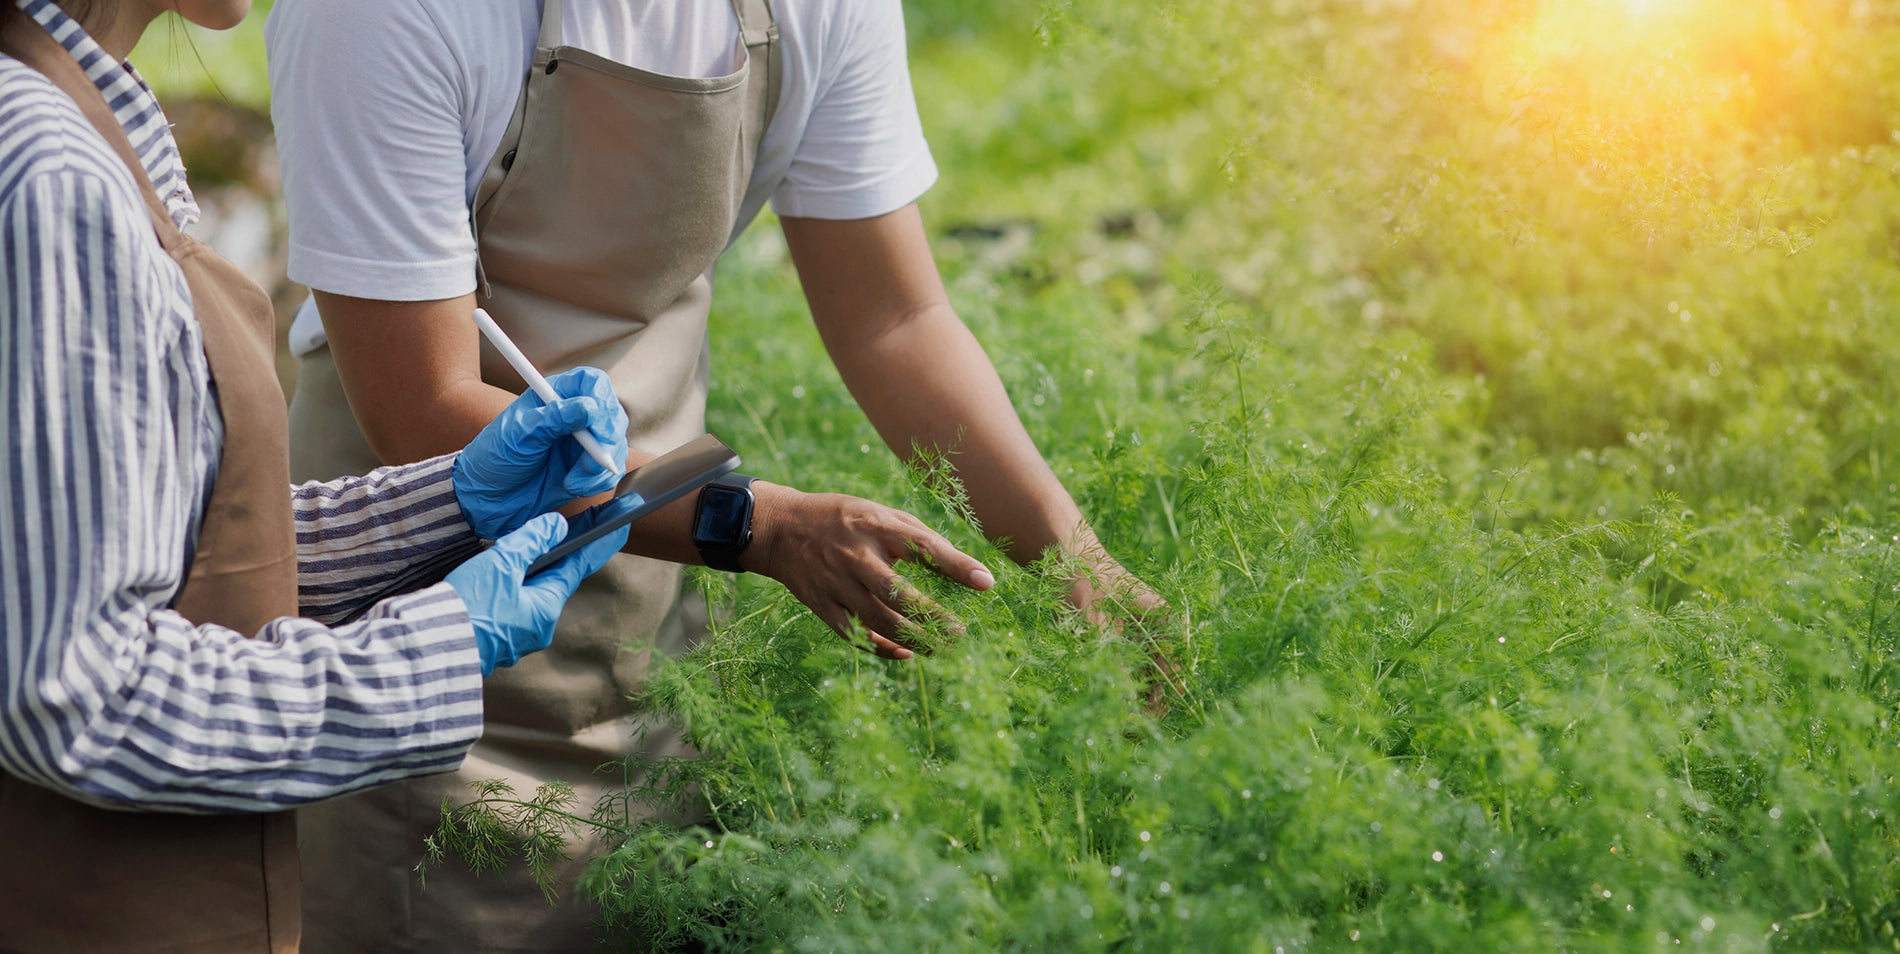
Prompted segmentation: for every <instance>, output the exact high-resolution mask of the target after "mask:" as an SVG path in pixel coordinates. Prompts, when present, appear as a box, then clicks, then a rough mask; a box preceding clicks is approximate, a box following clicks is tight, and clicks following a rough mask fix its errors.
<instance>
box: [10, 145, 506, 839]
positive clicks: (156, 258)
mask: <svg viewBox="0 0 1900 954" xmlns="http://www.w3.org/2000/svg"><path fill="white" fill-rule="evenodd" d="M16 141H17V140H16ZM49 148H50V147H49ZM67 155H68V156H71V155H72V153H71V152H70V151H68V153H67ZM88 158H90V157H85V156H81V157H80V158H79V159H72V158H68V159H66V160H65V161H63V163H62V162H53V163H51V166H52V168H51V169H50V171H46V172H42V173H36V174H34V175H32V176H30V177H27V178H23V179H18V180H14V181H11V182H9V183H7V184H6V188H5V190H4V196H3V198H0V268H4V269H5V273H4V275H0V279H3V280H0V401H4V402H6V403H5V406H6V407H7V408H8V413H7V414H5V415H0V456H3V457H4V460H3V461H0V770H4V771H6V772H8V773H11V774H13V775H16V776H18V777H21V778H24V779H27V780H29V781H33V782H35V783H38V784H41V785H45V786H48V787H50V788H53V789H55V790H58V791H61V792H63V793H65V794H68V795H70V796H72V797H74V798H78V799H80V800H83V801H86V802H89V803H92V804H97V805H102V806H106V807H114V808H144V809H158V810H166V811H178V812H194V813H221V812H244V811H259V810H271V809H281V808H286V807H289V806H293V805H298V804H302V803H307V802H312V801H317V800H321V799H325V798H330V797H333V796H336V795H341V794H345V793H348V792H353V791H357V790H360V789H364V788H368V787H370V786H373V785H376V784H379V783H382V782H386V781H390V780H394V779H398V778H402V777H406V776H411V775H418V774H424V773H429V772H437V771H446V770H449V769H452V768H454V767H455V766H456V765H457V764H458V763H459V762H460V761H461V759H462V757H463V755H464V754H465V753H466V751H467V750H468V748H469V746H471V745H472V744H473V743H474V742H475V740H476V739H477V738H478V737H479V736H480V734H481V725H482V696H481V667H480V662H479V659H478V654H477V650H476V648H475V640H474V636H473V632H472V630H471V628H470V626H469V623H468V618H467V613H466V608H465V607H464V606H463V605H462V602H461V600H460V599H459V598H458V597H457V596H456V595H455V592H454V590H452V589H451V588H449V587H448V586H447V585H444V584H438V585H436V586H433V587H429V588H427V589H424V590H421V591H418V592H416V593H413V594H409V595H407V596H402V597H398V598H395V599H391V600H387V601H384V602H383V603H380V604H378V605H377V606H376V607H375V608H374V609H373V610H372V612H371V613H370V614H369V616H368V617H367V618H366V619H364V620H363V621H361V622H358V623H354V624H351V625H349V626H344V627H338V628H331V627H327V626H325V625H323V624H321V623H317V622H314V621H311V620H308V619H296V618H285V619H279V620H276V621H274V622H272V623H271V624H269V625H268V626H266V627H265V628H264V630H263V631H261V632H259V633H256V634H248V633H237V632H233V631H231V630H228V629H223V628H220V627H217V626H211V625H207V626H195V625H194V624H193V623H191V622H190V621H188V620H186V619H185V618H183V617H182V616H179V615H178V614H177V613H175V612H173V611H171V610H170V609H168V608H166V607H168V606H169V605H170V602H171V600H172V598H173V597H174V595H175V594H176V593H177V590H178V588H179V585H180V583H181V581H182V580H183V578H184V572H185V566H184V563H185V554H186V552H187V545H188V541H189V540H190V538H191V533H192V531H191V527H192V524H193V522H194V521H195V520H196V519H197V513H196V511H197V507H198V503H197V502H198V501H199V500H200V499H201V498H202V495H203V492H204V482H205V480H206V479H207V474H206V469H205V462H204V459H203V458H204V456H205V454H204V451H203V446H204V444H205V428H206V427H207V426H208V425H207V424H206V419H205V418H204V417H203V413H204V411H205V408H206V405H205V403H204V402H205V401H206V400H207V396H206V394H205V393H204V392H205V390H206V388H205V374H206V371H205V368H204V364H203V354H202V350H201V347H200V345H199V344H198V339H197V337H196V329H195V325H193V324H192V323H191V322H190V321H189V319H188V313H187V317H186V318H185V319H184V320H180V319H179V317H178V315H177V313H176V311H175V309H176V308H177V303H178V302H179V301H180V300H181V299H180V296H181V295H183V294H184V292H183V290H182V282H183V279H182V276H181V275H179V274H178V272H177V269H176V267H175V266H173V265H172V264H171V262H170V261H169V259H166V258H164V256H163V253H162V252H158V251H157V250H156V247H155V243H154V242H153V239H152V235H151V225H150V223H149V221H147V219H146V216H145V214H144V210H143V209H142V208H141V207H140V206H138V205H137V204H135V202H134V200H132V199H131V198H130V197H129V196H128V195H127V189H126V183H125V182H122V181H115V180H114V176H113V174H112V171H111V170H109V169H107V168H106V166H105V164H104V162H103V161H99V160H96V159H94V160H93V161H89V162H86V161H80V160H81V159H88ZM168 303H169V304H168ZM167 308H169V309H172V310H166V309H167ZM445 532H446V531H445ZM252 636H254V637H255V638H247V637H252Z"/></svg>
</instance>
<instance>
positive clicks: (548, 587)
mask: <svg viewBox="0 0 1900 954" xmlns="http://www.w3.org/2000/svg"><path fill="white" fill-rule="evenodd" d="M629 530H630V528H628V527H621V528H620V529H619V530H616V531H615V532H613V533H609V534H607V535H606V536H604V537H601V538H600V539H598V540H595V541H594V542H592V543H589V544H588V545H586V546H584V547H582V548H580V549H579V550H578V551H576V552H574V553H571V554H568V557H567V559H565V560H562V561H561V562H559V563H556V564H554V565H553V566H551V567H548V568H547V569H545V570H543V571H541V572H540V573H537V574H535V576H534V579H532V580H529V581H528V582H527V588H528V589H532V590H544V591H546V592H548V593H551V594H553V595H554V596H555V597H556V598H558V599H559V600H560V601H561V602H563V603H565V602H567V599H568V597H570V596H573V595H574V590H575V589H577V588H578V587H579V586H580V585H581V581H582V580H584V579H586V578H588V577H590V576H592V575H594V573H595V572H597V571H599V570H600V568H601V567H603V566H606V565H607V561H608V560H609V559H610V558H612V557H613V555H614V554H616V553H618V552H620V548H621V547H623V546H626V544H627V535H628V533H629Z"/></svg>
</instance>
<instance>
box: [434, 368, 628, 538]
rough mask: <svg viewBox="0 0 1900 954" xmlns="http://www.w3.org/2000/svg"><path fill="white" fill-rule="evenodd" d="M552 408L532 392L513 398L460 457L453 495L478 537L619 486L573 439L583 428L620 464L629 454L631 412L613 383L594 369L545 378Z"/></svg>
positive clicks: (495, 533) (490, 535)
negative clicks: (553, 395)
mask: <svg viewBox="0 0 1900 954" xmlns="http://www.w3.org/2000/svg"><path fill="white" fill-rule="evenodd" d="M548 383H549V384H551V385H553V386H554V390H555V393H557V394H560V395H562V397H561V400H559V401H556V402H555V403H553V404H543V403H542V401H541V399H540V398H539V397H537V396H535V393H534V392H533V391H529V392H528V393H526V394H523V395H521V396H520V397H518V398H516V399H515V401H514V403H513V404H510V405H508V408H507V409H506V410H504V411H502V412H501V414H500V416H498V417H496V418H495V419H494V420H493V421H490V422H489V423H488V426H487V427H484V428H482V432H481V433H480V434H477V435H475V439H474V440H473V441H470V442H469V445H468V447H467V448H466V449H464V450H463V451H462V453H461V456H459V457H457V458H456V459H455V468H454V483H455V497H456V500H457V501H459V502H460V503H461V505H462V513H463V515H464V516H466V517H467V518H468V524H469V526H471V527H474V528H475V534H476V535H477V536H479V537H482V538H483V539H486V540H493V539H497V538H499V537H500V536H501V535H502V534H505V533H507V532H509V531H510V530H513V529H515V528H516V527H519V526H521V525H522V524H524V523H526V522H527V521H528V519H529V518H530V517H533V516H535V515H537V514H543V513H546V512H548V511H549V510H552V509H554V508H555V507H558V506H560V505H562V504H564V503H567V502H568V501H570V500H573V499H574V498H576V497H588V496H592V495H594V494H599V493H606V492H607V491H610V490H612V489H614V484H615V483H616V482H618V480H619V478H618V477H616V476H615V475H614V474H613V473H612V472H610V471H608V470H607V469H606V468H604V467H602V466H600V464H599V463H597V462H595V460H594V459H593V458H592V457H589V456H587V452H586V451H585V450H583V449H582V448H581V445H580V442H579V441H576V440H575V439H574V438H573V432H575V431H577V430H580V429H581V428H583V427H585V428H587V430H588V431H590V432H592V433H593V435H594V437H595V439H597V440H599V441H600V443H601V446H603V447H605V448H607V453H608V454H609V455H612V456H613V457H614V458H615V459H616V460H625V459H626V457H627V412H626V411H625V410H623V409H622V408H621V407H620V399H619V398H617V397H615V396H614V386H613V383H612V382H610V381H608V380H607V375H606V373H605V372H603V371H600V370H598V369H596V368H575V369H573V370H571V371H564V372H562V373H560V374H557V375H555V376H554V377H552V378H549V379H548Z"/></svg>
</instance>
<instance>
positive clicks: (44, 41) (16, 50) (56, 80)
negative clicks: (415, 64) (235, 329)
mask: <svg viewBox="0 0 1900 954" xmlns="http://www.w3.org/2000/svg"><path fill="white" fill-rule="evenodd" d="M0 2H7V0H0ZM555 2H558V0H555ZM15 20H16V21H24V22H20V25H19V26H18V27H16V28H15V29H11V30H8V31H6V34H5V36H3V37H0V52H4V53H6V54H7V55H8V56H11V57H13V58H14V59H16V60H19V61H20V62H22V63H24V64H26V65H27V66H30V67H32V68H33V69H34V70H36V71H38V72H39V74H40V75H42V76H44V77H46V78H47V79H48V80H50V81H51V82H52V84H53V85H54V86H56V87H58V88H59V91H60V92H62V93H65V94H66V97H67V98H68V99H71V100H72V101H73V102H74V103H75V104H76V105H78V107H79V111H80V112H81V113H83V114H84V115H85V117H86V121H87V122H90V123H91V124H92V128H93V129H95V130H98V132H99V135H100V137H101V138H103V139H104V140H105V141H106V145H108V146H111V147H112V151H113V152H116V153H118V155H119V159H120V161H122V162H124V163H125V168H126V170H127V171H129V172H130V173H131V174H132V179H133V181H134V182H135V183H136V184H137V185H138V189H139V193H140V194H141V195H143V196H144V197H145V210H146V212H148V213H150V214H151V218H152V230H153V231H154V232H157V233H158V244H159V245H160V246H162V247H163V248H165V249H166V250H167V251H170V250H172V249H175V248H177V247H178V243H179V242H180V241H181V240H182V239H183V234H182V233H180V232H179V231H178V223H176V222H174V221H172V213H171V210H170V209H168V208H166V207H165V203H164V200H162V199H160V198H159V197H158V190H157V189H156V188H153V186H152V179H151V177H150V176H149V175H147V174H146V172H145V163H143V162H141V161H140V160H139V154H138V150H136V149H133V148H132V140H130V139H128V138H126V135H125V127H124V126H121V125H120V124H119V117H117V116H115V115H113V113H112V108H111V107H110V106H107V105H106V99H105V96H104V95H103V94H102V93H100V92H99V87H98V86H96V85H94V84H93V82H92V80H91V79H88V78H87V77H86V73H85V71H84V70H82V69H80V68H79V61H77V60H75V59H73V55H72V53H70V52H68V51H67V49H66V48H65V47H64V46H61V45H60V43H59V41H58V40H55V39H53V35H52V34H51V33H48V32H47V31H46V27H45V25H44V24H42V23H40V22H39V21H38V20H35V19H33V18H32V17H31V16H25V15H22V16H19V17H16V18H15Z"/></svg>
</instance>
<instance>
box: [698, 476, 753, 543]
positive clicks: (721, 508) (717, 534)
mask: <svg viewBox="0 0 1900 954" xmlns="http://www.w3.org/2000/svg"><path fill="white" fill-rule="evenodd" d="M751 509H752V494H751V492H750V491H746V490H739V489H736V488H733V487H724V486H721V485H719V484H708V485H707V486H706V489H705V490H703V491H701V493H700V498H699V519H698V520H697V522H695V523H694V525H693V543H694V544H695V545H698V546H701V547H733V546H738V545H739V544H740V542H741V541H743V540H744V539H745V536H746V518H747V517H748V516H750V511H751Z"/></svg>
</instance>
